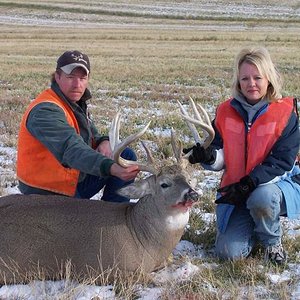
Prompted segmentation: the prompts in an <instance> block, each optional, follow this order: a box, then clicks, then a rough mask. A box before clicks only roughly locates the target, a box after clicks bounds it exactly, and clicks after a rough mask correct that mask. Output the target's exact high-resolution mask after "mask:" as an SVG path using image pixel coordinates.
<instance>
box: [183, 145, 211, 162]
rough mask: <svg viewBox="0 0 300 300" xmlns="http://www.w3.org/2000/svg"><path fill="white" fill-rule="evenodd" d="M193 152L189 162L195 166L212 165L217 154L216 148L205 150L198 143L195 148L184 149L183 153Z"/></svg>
mask: <svg viewBox="0 0 300 300" xmlns="http://www.w3.org/2000/svg"><path fill="white" fill-rule="evenodd" d="M191 150H193V152H192V153H191V155H190V156H189V162H190V163H191V164H195V163H204V164H212V163H213V162H214V161H215V159H216V152H215V150H214V148H212V147H210V146H209V147H208V148H206V149H204V148H203V147H202V146H201V145H200V143H197V144H196V145H195V146H193V147H191V148H186V149H183V150H182V152H183V153H185V154H187V153H188V152H190V151H191Z"/></svg>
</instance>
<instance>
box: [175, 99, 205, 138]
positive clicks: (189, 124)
mask: <svg viewBox="0 0 300 300" xmlns="http://www.w3.org/2000/svg"><path fill="white" fill-rule="evenodd" d="M177 103H178V105H179V108H180V111H181V115H182V117H183V118H184V119H185V120H186V117H188V113H187V111H186V110H185V108H184V107H183V105H182V104H181V103H180V102H179V101H178V100H177ZM186 124H187V126H188V127H189V129H190V131H191V133H192V135H193V138H194V140H195V142H196V143H200V142H201V138H200V135H199V133H198V131H197V129H196V127H195V125H194V124H193V123H191V122H186Z"/></svg>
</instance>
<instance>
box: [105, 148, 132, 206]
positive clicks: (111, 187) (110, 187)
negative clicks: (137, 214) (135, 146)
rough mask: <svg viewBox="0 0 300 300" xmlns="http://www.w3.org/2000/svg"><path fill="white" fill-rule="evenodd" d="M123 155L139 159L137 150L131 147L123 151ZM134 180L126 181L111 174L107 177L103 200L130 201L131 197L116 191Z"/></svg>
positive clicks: (128, 158) (130, 158)
mask: <svg viewBox="0 0 300 300" xmlns="http://www.w3.org/2000/svg"><path fill="white" fill-rule="evenodd" d="M121 157H123V158H125V159H127V160H134V161H136V160H137V157H136V154H135V152H134V151H133V150H132V149H130V148H126V149H125V150H124V151H123V152H122V153H121ZM133 182H134V180H130V181H124V180H122V179H120V178H118V177H115V176H111V177H109V178H108V179H107V181H106V185H105V188H104V191H103V196H102V200H104V201H111V202H129V200H130V199H128V198H127V197H123V196H120V195H118V194H117V193H116V191H117V190H119V189H120V188H122V187H123V186H126V185H128V184H130V183H133Z"/></svg>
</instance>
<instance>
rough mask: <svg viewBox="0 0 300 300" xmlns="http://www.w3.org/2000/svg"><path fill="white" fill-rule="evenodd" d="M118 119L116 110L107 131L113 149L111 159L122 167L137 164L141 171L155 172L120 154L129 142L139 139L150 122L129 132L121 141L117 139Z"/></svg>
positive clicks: (118, 115)
mask: <svg viewBox="0 0 300 300" xmlns="http://www.w3.org/2000/svg"><path fill="white" fill-rule="evenodd" d="M120 120H121V113H120V112H117V114H116V115H115V118H114V119H113V121H112V124H111V128H110V131H109V138H110V139H112V142H110V145H111V147H112V150H113V159H114V160H115V161H116V163H118V164H119V165H120V166H122V167H128V166H130V165H138V166H139V169H140V170H141V171H146V172H149V173H152V174H156V173H157V172H156V170H155V169H154V168H153V167H151V166H148V165H144V164H142V163H138V162H136V161H132V160H126V159H124V158H122V157H121V156H120V155H121V153H122V151H123V150H124V149H125V148H126V147H127V146H128V145H129V144H131V143H133V142H134V141H136V140H137V139H139V138H140V137H141V136H142V135H143V134H144V133H145V132H146V130H147V129H148V127H149V126H150V123H151V121H150V122H148V124H147V125H146V126H145V127H144V128H143V129H142V130H141V131H140V132H137V133H134V134H131V135H130V136H128V137H127V138H125V139H124V140H123V141H122V142H120V141H119V131H120Z"/></svg>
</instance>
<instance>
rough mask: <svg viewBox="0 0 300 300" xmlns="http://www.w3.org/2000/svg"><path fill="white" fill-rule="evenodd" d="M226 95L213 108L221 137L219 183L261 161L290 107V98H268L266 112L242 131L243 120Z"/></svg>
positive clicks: (237, 177) (232, 179)
mask: <svg viewBox="0 0 300 300" xmlns="http://www.w3.org/2000/svg"><path fill="white" fill-rule="evenodd" d="M231 100H232V99H229V100H227V101H225V102H223V103H222V104H220V106H219V107H218V109H217V113H216V127H217V129H218V131H219V133H220V135H221V137H222V139H223V149H224V156H225V157H224V159H225V170H224V173H223V176H222V180H221V187H223V186H226V185H228V184H231V183H234V182H237V181H239V180H240V179H241V178H242V177H244V176H246V175H248V174H249V173H250V172H251V170H252V169H253V168H254V167H256V166H257V165H259V164H260V163H262V162H263V161H264V159H265V158H266V157H267V156H268V155H269V153H270V151H271V150H272V147H273V145H274V144H275V142H276V141H277V140H278V138H279V137H280V136H281V134H282V131H283V130H284V128H285V127H286V125H287V123H288V120H289V118H290V115H291V113H292V111H293V108H294V105H293V98H283V99H281V100H280V101H279V102H272V103H270V104H269V106H268V108H267V109H268V112H267V113H265V114H262V115H261V116H259V117H258V118H257V120H256V121H255V122H254V123H253V124H252V126H251V128H250V130H249V132H248V134H246V129H245V126H246V125H245V122H244V121H243V119H242V118H241V116H240V115H239V113H238V112H237V111H236V110H235V109H234V108H233V107H232V106H231V105H230V102H231Z"/></svg>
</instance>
